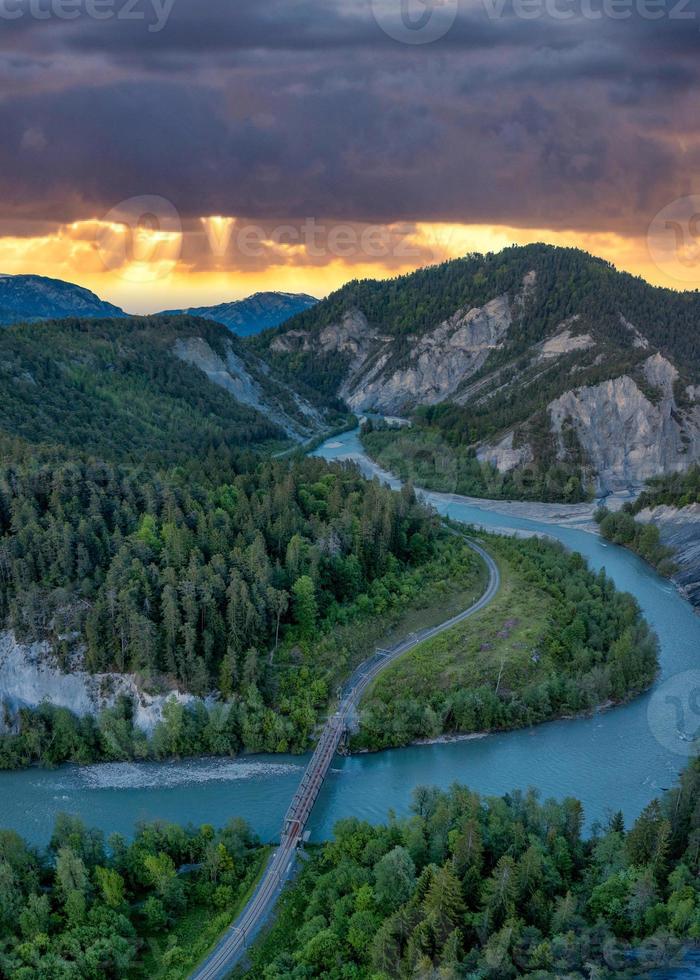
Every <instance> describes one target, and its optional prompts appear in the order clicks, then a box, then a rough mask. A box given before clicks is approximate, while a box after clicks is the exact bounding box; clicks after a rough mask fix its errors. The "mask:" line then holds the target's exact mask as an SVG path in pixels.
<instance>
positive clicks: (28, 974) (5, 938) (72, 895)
mask: <svg viewBox="0 0 700 980" xmlns="http://www.w3.org/2000/svg"><path fill="white" fill-rule="evenodd" d="M266 853H267V852H266V849H264V848H262V847H261V846H260V843H259V841H258V840H257V839H256V838H255V837H254V835H253V834H252V833H251V831H250V829H249V828H248V827H247V825H246V824H245V823H244V822H243V821H241V820H232V821H231V822H230V824H229V825H228V826H226V827H224V828H223V829H222V830H219V831H215V830H214V828H213V827H210V826H206V825H205V826H202V827H199V828H191V827H189V828H186V829H184V828H181V827H178V826H175V825H172V824H147V825H142V826H140V827H139V828H138V829H137V833H136V835H135V837H134V839H133V841H131V842H127V841H126V840H125V839H124V838H123V837H121V836H120V835H118V834H113V835H111V836H110V838H109V840H108V842H107V845H105V841H104V838H103V835H102V833H101V832H99V831H96V830H88V829H86V828H85V827H84V826H83V824H82V823H81V822H80V820H78V819H77V818H75V817H70V816H67V815H62V816H59V817H58V819H57V821H56V826H55V829H54V833H53V836H52V838H51V843H50V846H49V848H48V849H47V851H46V852H44V853H42V852H39V851H37V850H35V849H33V848H30V847H28V846H27V845H26V844H25V843H24V842H23V841H22V839H21V838H20V837H19V836H18V835H17V834H15V833H14V832H12V831H9V830H1V831H0V976H1V977H6V978H8V980H9V978H12V980H73V978H85V980H98V978H103V977H109V978H113V980H126V978H133V980H140V978H143V980H152V978H154V977H156V976H157V977H160V978H162V980H166V978H167V980H184V978H185V977H186V976H187V975H188V973H189V969H188V968H191V967H193V966H194V965H195V964H196V963H197V962H198V960H199V959H200V958H201V957H202V956H203V955H204V953H205V952H206V951H207V947H208V945H209V944H211V943H212V942H213V941H214V940H215V939H216V938H217V937H218V935H219V933H220V932H221V931H222V930H223V929H224V928H226V926H227V925H228V923H229V922H230V921H231V918H232V917H233V916H234V915H235V914H236V912H237V910H238V908H239V907H240V906H241V904H242V902H243V901H244V900H245V897H246V895H247V894H248V892H249V891H250V888H251V886H252V884H253V882H254V880H255V878H256V876H257V875H258V873H259V871H260V869H261V867H262V865H263V863H264V859H265V857H266Z"/></svg>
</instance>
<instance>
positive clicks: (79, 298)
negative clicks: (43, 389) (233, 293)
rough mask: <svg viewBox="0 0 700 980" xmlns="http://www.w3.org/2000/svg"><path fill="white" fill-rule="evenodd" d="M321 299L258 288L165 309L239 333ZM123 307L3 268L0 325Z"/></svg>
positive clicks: (103, 313) (106, 313)
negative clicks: (226, 299) (210, 302)
mask: <svg viewBox="0 0 700 980" xmlns="http://www.w3.org/2000/svg"><path fill="white" fill-rule="evenodd" d="M317 303H318V300H317V299H315V298H314V297H313V296H308V295H307V294H306V293H277V292H265V293H255V294H254V295H253V296H249V297H248V298H247V299H241V300H235V301H233V302H231V303H220V304H219V305H217V306H199V307H193V308H192V309H187V310H167V311H165V314H164V315H169V316H172V315H176V314H179V313H187V314H189V315H191V316H201V317H203V318H204V319H206V320H214V321H215V322H216V323H221V324H223V325H224V326H225V327H227V328H228V329H229V330H230V331H231V332H232V333H235V334H237V335H238V336H239V337H250V336H252V335H253V334H257V333H261V332H262V331H263V330H269V329H271V328H273V327H279V326H280V324H282V323H284V322H285V320H288V319H289V318H290V317H292V316H296V314H297V313H303V312H304V311H305V310H308V309H310V308H311V307H312V306H315V305H316V304H317ZM124 316H128V314H127V313H125V312H124V310H122V309H120V307H118V306H114V304H112V303H107V302H105V301H104V300H101V299H100V297H99V296H96V295H95V293H93V292H91V291H90V290H89V289H85V288H83V287H82V286H77V285H75V283H72V282H64V280H62V279H49V278H47V277H46V276H33V275H19V276H10V275H1V274H0V326H3V327H7V326H10V325H11V324H13V323H34V322H37V321H40V320H61V319H63V318H65V317H81V318H83V319H85V318H86V317H124Z"/></svg>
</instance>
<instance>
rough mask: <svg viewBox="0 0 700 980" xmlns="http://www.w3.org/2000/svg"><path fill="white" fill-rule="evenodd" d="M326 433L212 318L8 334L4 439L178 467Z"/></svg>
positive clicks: (128, 320)
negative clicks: (271, 443)
mask: <svg viewBox="0 0 700 980" xmlns="http://www.w3.org/2000/svg"><path fill="white" fill-rule="evenodd" d="M322 427H323V420H322V416H321V413H320V412H319V411H318V410H317V409H315V408H312V407H311V406H310V405H308V404H307V403H306V402H305V401H304V400H303V399H301V398H300V397H298V396H297V395H296V394H295V393H293V392H290V391H289V389H288V388H287V386H286V385H285V384H284V383H279V382H277V381H275V380H274V379H273V378H272V377H271V376H270V374H269V371H267V369H266V367H265V366H264V365H261V364H260V363H259V361H258V360H257V358H256V357H255V356H254V355H252V354H251V353H250V352H248V351H246V350H243V349H242V345H241V342H240V341H239V340H238V339H237V338H236V337H233V336H232V335H231V334H230V333H229V331H228V330H227V329H226V328H225V327H223V326H221V325H220V324H215V323H210V322H209V321H207V320H202V319H196V318H194V317H186V316H178V317H165V316H158V317H124V318H120V319H109V320H85V319H63V320H58V321H51V322H47V323H36V324H22V325H18V326H12V327H8V328H7V329H5V330H2V331H0V436H4V437H5V438H6V439H8V438H10V439H14V440H19V441H20V442H21V443H23V444H29V445H36V444H42V445H49V446H62V447H66V448H70V449H73V450H75V451H79V452H84V453H87V454H90V455H93V456H96V457H99V458H101V459H105V460H110V461H114V462H130V463H137V464H139V465H154V466H171V465H180V464H189V463H190V462H191V461H192V460H195V461H201V460H202V459H205V458H206V457H207V455H208V454H210V453H214V454H216V455H218V456H219V457H220V458H222V459H223V455H225V454H226V453H228V454H231V453H236V452H238V451H239V450H240V449H241V448H246V447H254V446H256V445H259V444H260V443H264V442H266V441H270V440H276V441H281V440H285V441H286V440H290V439H291V440H295V441H301V440H303V439H306V438H308V437H309V436H310V435H314V434H315V433H317V432H318V431H319V430H320V429H321V428H322Z"/></svg>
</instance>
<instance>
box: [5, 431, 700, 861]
mask: <svg viewBox="0 0 700 980" xmlns="http://www.w3.org/2000/svg"><path fill="white" fill-rule="evenodd" d="M360 454H361V447H360V444H359V441H358V437H357V433H355V432H350V433H345V434H344V435H342V436H338V437H335V438H333V439H330V440H328V442H327V443H325V444H324V445H323V446H321V447H320V448H319V449H317V450H316V455H320V456H324V457H325V458H328V459H334V458H336V459H338V458H344V457H347V456H350V457H351V458H355V459H357V460H358V462H361V463H362V465H363V467H365V468H366V471H367V472H370V464H369V463H368V461H366V460H363V459H361V458H360ZM426 496H427V497H428V499H430V501H431V502H432V503H434V504H435V506H436V507H437V508H438V509H439V510H440V511H441V512H442V513H444V514H449V516H450V517H453V518H456V519H459V520H462V521H465V522H467V523H477V524H481V525H487V526H489V527H494V528H498V527H501V528H503V527H509V528H516V529H519V530H523V531H536V532H539V533H546V534H548V535H550V536H553V537H556V538H558V539H559V540H560V541H562V542H563V543H564V544H565V545H566V546H567V547H569V548H572V549H575V550H576V551H580V552H581V553H582V554H583V555H585V556H586V558H587V559H588V561H589V563H590V565H591V567H592V568H594V569H599V568H603V567H604V568H605V569H606V571H607V572H608V574H609V575H610V576H611V577H612V578H613V580H614V581H615V583H616V585H617V586H618V587H619V588H621V589H625V590H628V591H630V592H632V593H633V594H634V595H635V596H636V597H637V599H638V601H639V603H640V605H641V606H642V608H643V610H644V614H645V616H646V617H647V619H648V620H649V622H650V623H651V624H652V626H653V627H654V629H655V630H656V631H657V633H658V635H659V638H660V641H661V676H660V679H659V682H658V683H657V685H656V688H655V691H654V692H651V693H650V694H647V695H645V696H643V697H641V698H638V699H636V700H635V701H634V702H632V703H631V704H628V705H626V706H624V707H621V708H615V709H612V710H610V711H605V712H601V713H598V714H595V715H593V716H592V717H586V718H579V719H575V720H570V721H559V722H551V723H549V724H545V725H540V726H538V727H536V728H532V729H526V730H523V731H517V732H510V733H506V734H499V735H492V736H489V737H487V738H482V739H474V740H470V741H461V742H452V743H448V744H435V745H422V746H413V747H409V748H405V749H396V750H393V751H389V752H383V753H379V754H376V755H360V756H355V757H352V758H339V759H338V760H337V762H336V763H335V764H334V768H333V770H332V773H331V775H330V778H329V780H328V781H327V783H326V786H325V787H324V789H323V791H322V793H321V796H320V797H319V801H318V803H317V804H316V808H315V810H314V813H313V814H312V818H311V823H310V829H311V834H312V839H315V840H321V839H324V838H327V837H328V836H330V834H331V831H332V827H333V824H334V823H335V821H336V820H338V819H339V818H340V817H346V816H351V815H352V816H357V817H361V818H364V819H367V820H371V821H381V820H383V819H384V818H385V817H386V815H387V811H388V810H389V809H390V808H391V809H393V810H394V811H395V812H396V813H398V814H404V813H406V812H407V810H408V807H409V805H410V799H411V793H412V790H413V788H414V787H415V786H418V785H421V784H427V785H436V786H441V787H447V786H449V785H450V784H451V783H453V782H455V781H457V782H461V783H465V784H467V785H468V786H470V787H471V788H473V789H475V790H478V791H479V792H481V793H484V794H497V795H500V794H503V793H506V792H509V791H510V790H512V789H514V788H516V787H522V788H526V787H528V786H535V787H537V788H538V790H539V791H540V793H541V795H542V797H548V796H554V797H557V798H561V797H563V796H567V795H572V796H576V797H578V798H579V799H580V800H582V802H583V804H584V806H585V811H586V817H587V820H588V823H589V825H590V824H591V823H592V822H593V821H594V820H597V819H602V818H605V816H606V814H608V813H609V812H611V811H615V810H622V811H623V813H624V814H625V817H626V819H627V820H628V821H631V820H633V819H634V818H635V817H636V816H637V815H638V814H639V813H640V811H641V810H642V809H643V807H644V806H645V805H646V804H647V803H648V802H649V801H650V800H651V799H653V798H654V796H656V795H657V794H658V793H659V792H660V791H661V790H662V789H663V788H665V787H668V786H671V785H672V784H673V782H674V780H675V778H676V776H677V774H678V773H679V771H680V770H681V769H682V768H683V766H684V765H685V763H686V761H687V753H688V751H689V748H690V746H689V743H688V741H687V740H685V739H684V738H683V730H684V726H685V730H686V731H689V732H690V734H692V733H693V732H694V729H695V728H696V727H697V726H698V725H700V704H699V703H698V701H697V700H696V699H695V698H694V697H693V696H692V695H693V692H697V691H700V617H698V616H697V615H695V613H694V612H693V610H692V608H691V606H690V605H689V604H688V603H687V602H686V601H685V600H684V599H683V598H682V597H681V596H680V595H679V594H678V593H677V592H676V590H675V589H674V588H673V587H672V586H671V584H670V583H669V582H668V581H666V580H665V579H662V578H660V577H659V576H658V575H656V574H655V573H654V572H653V571H652V570H651V568H649V566H647V565H646V564H645V563H644V562H642V561H641V560H639V559H638V558H636V557H635V556H634V555H633V554H631V553H630V552H628V551H626V550H624V549H621V548H616V547H614V546H612V545H606V544H605V543H604V542H603V541H601V540H600V538H599V537H598V536H597V535H595V534H591V533H589V532H587V531H584V530H581V529H577V528H576V527H572V526H570V525H569V524H567V526H560V525H556V524H548V523H538V522H536V521H532V520H525V519H522V518H516V517H512V516H504V515H502V514H499V513H495V512H493V511H490V510H482V509H480V508H478V507H475V506H473V505H472V504H466V503H464V502H460V501H459V500H455V499H454V498H453V499H448V498H446V497H444V496H442V495H435V494H427V495H426ZM696 671H698V673H697V674H696V673H695V672H696ZM696 712H697V713H696ZM304 762H305V760H304V759H302V758H299V757H292V756H255V757H250V758H245V759H241V760H222V759H198V760H192V761H184V762H177V763H139V764H134V765H131V764H121V763H118V764H109V765H98V766H89V767H86V768H79V767H75V766H63V767H61V768H60V769H57V770H55V771H47V770H39V769H29V770H25V771H23V772H16V773H2V774H0V827H13V828H15V829H16V830H18V831H19V832H20V833H21V834H23V835H24V836H25V837H26V838H27V839H29V840H31V841H32V842H35V843H38V844H42V843H46V841H47V840H48V838H49V836H50V833H51V828H52V825H53V821H54V818H55V816H56V814H57V813H58V812H60V811H67V812H72V813H78V814H80V815H81V816H82V817H83V818H84V819H85V821H86V822H87V823H88V824H89V825H91V826H96V827H100V828H102V829H104V830H105V831H106V832H108V833H109V832H111V831H119V832H121V833H124V834H130V833H131V832H132V830H133V828H134V825H135V823H136V822H137V821H140V820H152V819H156V818H161V819H165V820H173V821H177V822H178V823H188V822H192V823H195V824H200V823H211V824H215V825H220V824H223V823H225V822H226V821H227V820H228V819H229V818H230V817H231V816H241V817H244V818H246V819H247V820H249V821H250V823H251V824H252V826H253V827H254V828H255V830H256V831H257V832H258V833H259V834H260V836H261V837H262V838H263V839H269V840H271V839H274V838H276V837H277V835H278V834H279V830H280V827H281V823H282V817H283V814H284V812H285V810H286V808H287V805H288V803H289V800H290V798H291V797H292V795H293V793H294V790H295V788H296V785H297V783H298V781H299V779H300V778H301V775H302V773H303V769H304Z"/></svg>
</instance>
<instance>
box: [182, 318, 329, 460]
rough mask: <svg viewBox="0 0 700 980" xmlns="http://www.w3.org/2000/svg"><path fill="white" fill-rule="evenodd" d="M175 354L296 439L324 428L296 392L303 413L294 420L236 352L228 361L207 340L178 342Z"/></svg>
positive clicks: (193, 339) (194, 339)
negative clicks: (264, 389)
mask: <svg viewBox="0 0 700 980" xmlns="http://www.w3.org/2000/svg"><path fill="white" fill-rule="evenodd" d="M174 350H175V354H176V356H177V357H179V358H180V360H181V361H185V362H186V363H187V364H191V365H193V366H194V367H197V368H199V369H200V371H203V372H204V374H206V376H207V377H208V378H209V380H210V381H211V382H213V384H215V385H218V386H219V387H220V388H224V389H225V390H226V391H228V392H229V393H230V394H231V395H233V397H234V398H235V399H236V401H239V402H241V404H243V405H249V406H250V407H251V408H254V409H256V411H258V412H260V413H261V414H262V415H265V416H266V417H267V418H268V419H270V421H271V422H274V423H275V424H276V425H279V426H280V427H281V428H282V429H284V431H285V432H286V433H287V435H288V436H290V437H291V438H292V439H296V440H298V441H302V440H304V439H308V437H309V436H310V435H313V433H314V432H316V431H319V430H320V429H321V428H322V427H323V422H322V419H321V417H320V415H319V413H318V412H317V411H316V409H315V408H313V407H312V406H311V405H310V404H309V403H308V402H306V401H305V400H304V399H303V398H302V397H301V396H300V395H298V394H297V393H296V392H288V394H289V395H290V396H291V397H292V398H293V400H294V403H295V404H296V406H297V408H298V409H299V416H300V417H299V418H291V417H290V416H289V415H288V414H287V413H286V412H284V411H283V410H282V409H281V407H280V406H279V405H277V404H275V403H273V402H272V401H271V399H270V398H269V397H268V396H267V394H266V393H265V392H264V391H263V389H262V387H261V385H260V384H259V383H258V382H257V381H256V380H255V378H254V377H253V376H252V375H251V374H250V372H249V371H248V369H247V368H246V366H245V364H244V362H243V361H242V360H241V358H240V357H238V355H237V354H236V353H235V352H234V351H233V350H229V351H228V352H227V354H226V359H225V360H224V358H222V357H220V356H219V354H217V353H216V351H214V350H213V349H212V348H211V347H210V346H209V344H208V343H207V341H206V340H205V339H204V338H203V337H187V338H186V339H181V340H178V341H177V343H176V344H175V349H174Z"/></svg>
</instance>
